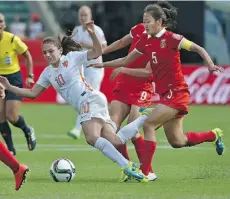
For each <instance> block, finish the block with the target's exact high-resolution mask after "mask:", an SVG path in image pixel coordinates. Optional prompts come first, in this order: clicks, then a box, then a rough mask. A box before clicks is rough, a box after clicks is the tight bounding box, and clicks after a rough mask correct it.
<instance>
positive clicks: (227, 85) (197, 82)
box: [183, 66, 230, 104]
mask: <svg viewBox="0 0 230 199" xmlns="http://www.w3.org/2000/svg"><path fill="white" fill-rule="evenodd" d="M183 73H184V75H185V79H186V82H187V83H188V85H189V90H190V93H191V98H190V102H191V104H230V67H225V70H224V72H223V73H219V74H216V75H215V74H210V73H209V71H208V69H207V67H198V66H186V67H183Z"/></svg>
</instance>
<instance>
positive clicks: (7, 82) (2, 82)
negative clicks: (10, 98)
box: [0, 76, 11, 89]
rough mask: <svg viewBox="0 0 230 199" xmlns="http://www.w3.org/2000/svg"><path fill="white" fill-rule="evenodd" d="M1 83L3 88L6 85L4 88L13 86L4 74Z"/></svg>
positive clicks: (0, 87) (0, 78)
mask: <svg viewBox="0 0 230 199" xmlns="http://www.w3.org/2000/svg"><path fill="white" fill-rule="evenodd" d="M0 83H1V86H0V89H3V88H2V87H4V89H8V88H9V87H10V86H11V84H10V82H9V81H8V79H7V78H6V77H3V76H0Z"/></svg>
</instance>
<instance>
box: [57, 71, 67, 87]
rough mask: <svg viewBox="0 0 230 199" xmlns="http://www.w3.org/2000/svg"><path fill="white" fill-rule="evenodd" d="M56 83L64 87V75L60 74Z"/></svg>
mask: <svg viewBox="0 0 230 199" xmlns="http://www.w3.org/2000/svg"><path fill="white" fill-rule="evenodd" d="M55 81H56V82H57V84H58V86H60V87H62V86H64V85H65V80H64V78H63V76H62V74H59V75H58V76H57V77H56V78H55Z"/></svg>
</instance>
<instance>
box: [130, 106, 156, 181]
mask: <svg viewBox="0 0 230 199" xmlns="http://www.w3.org/2000/svg"><path fill="white" fill-rule="evenodd" d="M139 109H140V107H139V106H136V105H132V106H131V110H130V113H129V116H128V121H127V123H128V124H129V123H131V122H132V121H134V120H135V119H137V118H138V117H139V116H140V113H139ZM155 140H156V139H155ZM132 143H133V145H134V147H135V150H136V153H137V156H138V159H139V162H140V165H142V164H143V161H144V156H145V153H144V145H145V142H144V139H143V137H142V136H141V135H140V133H138V134H137V135H136V136H135V137H133V138H132ZM147 177H148V179H149V181H154V180H156V179H157V176H156V174H155V173H154V172H153V170H152V166H150V170H149V174H148V175H147Z"/></svg>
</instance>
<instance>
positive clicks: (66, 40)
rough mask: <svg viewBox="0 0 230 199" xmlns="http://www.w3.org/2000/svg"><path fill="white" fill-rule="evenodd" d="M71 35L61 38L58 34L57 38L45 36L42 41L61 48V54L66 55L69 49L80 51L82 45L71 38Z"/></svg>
mask: <svg viewBox="0 0 230 199" xmlns="http://www.w3.org/2000/svg"><path fill="white" fill-rule="evenodd" d="M72 37H73V35H71V36H64V37H63V38H62V39H61V38H60V36H58V38H53V37H47V38H45V39H44V40H43V41H42V43H43V44H44V43H49V42H51V43H53V44H54V45H55V46H56V47H57V48H58V49H60V48H62V50H63V51H62V54H63V55H67V54H68V53H69V52H71V51H82V45H81V44H79V43H77V42H76V41H74V40H73V39H72Z"/></svg>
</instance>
